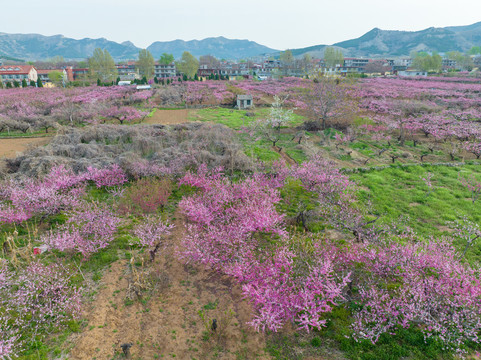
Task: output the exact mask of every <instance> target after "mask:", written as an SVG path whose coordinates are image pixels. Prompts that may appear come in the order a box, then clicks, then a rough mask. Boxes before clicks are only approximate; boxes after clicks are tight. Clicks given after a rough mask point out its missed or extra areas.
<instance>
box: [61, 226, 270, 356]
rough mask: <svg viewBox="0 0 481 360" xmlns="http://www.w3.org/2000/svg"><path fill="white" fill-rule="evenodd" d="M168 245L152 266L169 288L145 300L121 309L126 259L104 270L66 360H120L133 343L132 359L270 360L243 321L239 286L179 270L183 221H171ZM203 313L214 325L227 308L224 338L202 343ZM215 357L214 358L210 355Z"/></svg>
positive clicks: (245, 313) (260, 338)
mask: <svg viewBox="0 0 481 360" xmlns="http://www.w3.org/2000/svg"><path fill="white" fill-rule="evenodd" d="M175 224H176V228H175V231H174V234H173V235H172V236H171V244H170V246H169V247H168V249H166V250H165V253H164V255H163V256H160V257H159V259H158V260H157V261H156V263H155V264H154V266H155V269H156V270H157V272H158V273H159V274H167V275H168V277H169V283H168V284H169V285H168V286H167V287H164V288H163V289H162V290H158V291H157V292H156V293H154V294H153V296H152V298H151V299H148V300H147V299H146V300H147V301H145V303H144V304H143V303H142V302H141V301H139V300H137V301H135V302H134V304H132V305H130V306H126V305H125V301H124V299H125V295H126V288H127V285H128V281H127V280H126V273H127V271H128V262H127V260H120V261H117V262H116V263H114V264H112V266H111V268H110V269H108V270H107V271H106V272H105V274H104V277H103V279H102V280H101V286H100V289H99V290H98V294H97V295H96V298H95V300H94V301H93V302H92V303H91V304H90V309H89V310H88V311H87V313H86V318H87V320H88V325H87V327H86V328H85V329H84V331H83V333H82V334H80V336H79V338H78V339H77V340H76V341H75V342H76V344H75V347H74V348H73V349H72V351H71V352H70V354H69V356H68V358H69V359H71V360H73V359H79V360H86V359H89V360H91V359H98V360H104V359H117V358H118V359H120V358H121V357H120V345H121V344H123V343H129V342H130V343H133V344H134V345H133V346H132V348H131V354H132V358H133V359H155V358H157V357H158V358H161V355H163V358H173V357H174V356H173V354H175V357H176V358H177V359H191V358H195V359H211V358H214V357H215V358H216V359H239V358H240V359H269V357H268V356H267V355H264V348H265V337H264V335H262V334H257V333H255V332H254V331H253V330H252V328H251V327H249V326H248V325H246V322H247V321H249V320H250V319H251V316H252V311H251V307H250V305H249V303H248V302H247V301H246V300H243V299H242V293H241V289H240V287H239V286H237V285H234V284H233V283H232V281H231V279H230V278H229V277H226V276H220V275H219V274H217V273H215V272H211V271H207V270H204V269H202V268H194V267H191V266H187V265H184V264H183V263H181V262H180V261H179V260H177V257H176V256H175V248H176V246H178V245H179V243H180V239H181V236H182V234H183V222H182V220H180V219H177V220H176V221H175ZM206 306H207V309H206V310H205V311H206V313H207V316H208V317H209V318H210V319H213V318H216V319H217V320H218V321H219V320H220V319H221V318H222V316H223V313H224V312H225V311H226V310H228V309H232V310H233V311H234V317H233V318H232V321H231V324H230V325H229V326H228V327H227V328H226V329H223V330H221V329H218V330H217V332H219V331H221V332H222V331H224V332H225V336H222V337H220V338H216V336H215V335H214V336H211V338H210V340H208V341H205V340H202V337H203V332H204V331H205V328H204V326H203V324H202V321H201V319H200V317H199V314H198V311H199V310H201V309H205V307H206ZM215 353H217V355H215Z"/></svg>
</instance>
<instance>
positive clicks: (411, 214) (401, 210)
mask: <svg viewBox="0 0 481 360" xmlns="http://www.w3.org/2000/svg"><path fill="white" fill-rule="evenodd" d="M429 172H430V173H432V174H433V177H432V183H433V185H434V191H433V192H432V193H430V194H429V195H427V193H428V187H427V186H426V185H425V183H424V181H423V180H422V179H421V177H425V176H426V175H427V174H428V173H429ZM470 174H474V175H475V176H476V177H477V178H478V179H479V180H481V171H480V169H479V165H465V166H462V167H448V166H430V165H425V166H421V165H419V166H409V167H404V168H386V169H383V170H377V171H376V170H375V171H369V172H364V173H359V174H353V175H351V176H350V178H351V179H352V180H354V181H356V182H357V183H358V184H359V185H360V186H361V187H362V189H361V190H360V192H359V196H360V199H361V200H362V201H363V202H367V201H368V200H370V201H371V202H372V204H373V207H374V209H375V210H376V211H377V212H378V213H380V214H382V218H383V221H385V222H387V223H397V222H398V221H399V219H400V217H405V218H406V221H407V224H408V225H409V226H411V227H412V228H413V229H414V230H415V231H416V232H417V233H418V234H419V235H420V236H422V237H424V238H428V237H430V236H434V237H439V236H441V235H443V234H444V235H447V234H448V232H447V228H446V226H447V225H448V223H449V222H452V221H454V220H456V219H460V218H461V217H462V216H463V215H466V216H467V217H468V219H469V220H471V221H473V222H476V223H479V222H480V221H481V207H480V205H479V204H480V203H479V202H476V203H474V204H473V203H472V201H471V193H470V191H468V190H467V189H466V188H465V187H464V186H463V185H462V184H461V183H460V182H459V180H458V176H459V175H461V176H467V175H470ZM456 245H457V246H458V247H460V248H462V247H463V246H464V245H465V244H462V243H457V244H456ZM467 257H468V258H470V259H471V260H477V261H480V260H481V244H478V245H477V246H474V247H473V248H471V249H470V250H469V251H468V254H467Z"/></svg>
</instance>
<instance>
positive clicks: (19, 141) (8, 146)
mask: <svg viewBox="0 0 481 360" xmlns="http://www.w3.org/2000/svg"><path fill="white" fill-rule="evenodd" d="M51 139H52V137H38V138H15V139H0V158H2V157H5V158H14V157H15V156H17V153H18V152H23V151H25V150H27V149H29V148H31V147H37V146H41V145H46V144H48V143H49V142H50V140H51Z"/></svg>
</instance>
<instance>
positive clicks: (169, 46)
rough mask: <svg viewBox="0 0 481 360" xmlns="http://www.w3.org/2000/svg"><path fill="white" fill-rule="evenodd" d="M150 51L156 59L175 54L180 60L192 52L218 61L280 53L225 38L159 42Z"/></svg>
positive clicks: (150, 47) (258, 45)
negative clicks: (163, 55)
mask: <svg viewBox="0 0 481 360" xmlns="http://www.w3.org/2000/svg"><path fill="white" fill-rule="evenodd" d="M147 50H149V51H150V52H151V53H152V55H153V56H154V58H155V59H157V58H159V57H160V55H162V53H164V52H166V53H169V54H173V55H174V57H175V58H176V59H177V58H180V57H181V56H182V53H183V52H184V51H188V52H190V53H191V54H192V55H194V56H197V57H198V56H200V55H213V56H215V57H216V58H218V59H245V58H248V57H253V56H257V55H261V54H271V53H275V52H279V50H274V49H271V48H268V47H267V46H264V45H260V44H258V43H256V42H254V41H249V40H231V39H226V38H225V37H223V36H219V37H211V38H207V39H203V40H190V41H184V40H174V41H157V42H154V43H153V44H152V45H150V46H149V47H148V48H147Z"/></svg>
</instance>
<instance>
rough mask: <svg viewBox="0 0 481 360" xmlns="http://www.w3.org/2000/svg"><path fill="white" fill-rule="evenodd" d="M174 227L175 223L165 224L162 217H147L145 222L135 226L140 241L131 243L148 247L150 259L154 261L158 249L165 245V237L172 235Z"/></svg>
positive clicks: (135, 233)
mask: <svg viewBox="0 0 481 360" xmlns="http://www.w3.org/2000/svg"><path fill="white" fill-rule="evenodd" d="M173 228H174V225H173V224H172V225H169V224H167V223H165V224H164V222H162V219H160V218H157V217H154V216H150V217H147V219H146V221H145V222H143V223H141V224H139V225H137V226H136V227H135V228H134V235H135V236H136V237H137V239H138V241H135V242H132V243H131V245H133V244H134V243H135V244H139V245H140V246H142V247H146V248H148V250H149V254H150V260H151V261H154V260H155V255H156V254H157V251H158V250H159V249H160V248H161V247H162V246H163V245H164V244H163V240H164V238H165V237H166V236H168V235H170V232H171V231H172V229H173Z"/></svg>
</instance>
